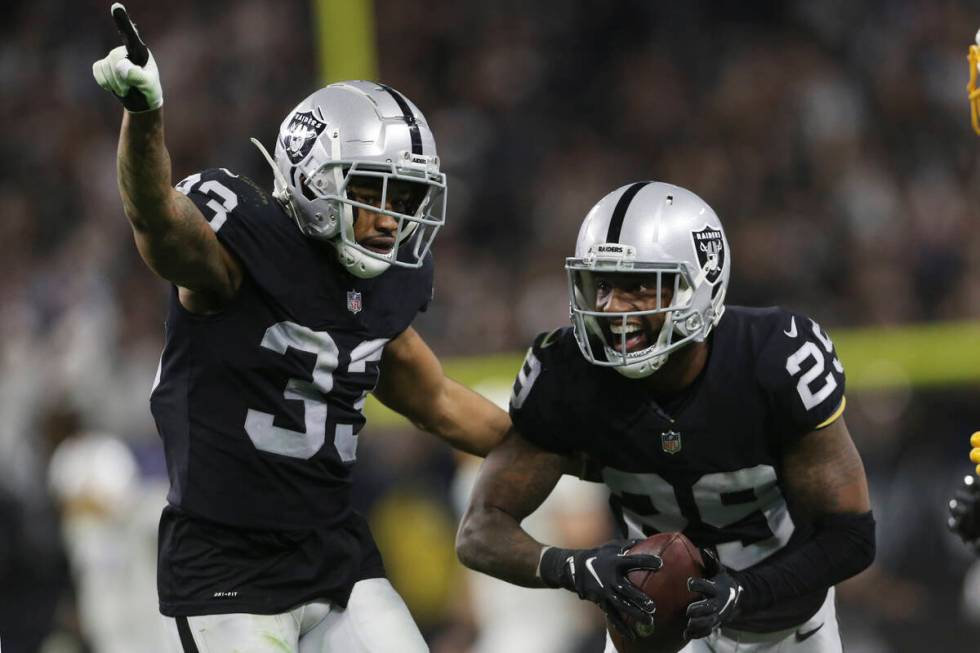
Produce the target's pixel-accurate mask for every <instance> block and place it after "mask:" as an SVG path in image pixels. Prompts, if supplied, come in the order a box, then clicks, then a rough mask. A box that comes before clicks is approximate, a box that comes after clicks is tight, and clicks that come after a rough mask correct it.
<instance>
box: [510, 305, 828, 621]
mask: <svg viewBox="0 0 980 653" xmlns="http://www.w3.org/2000/svg"><path fill="white" fill-rule="evenodd" d="M644 387H645V386H644V384H643V383H642V382H641V381H636V380H631V379H627V378H625V377H623V376H622V375H620V374H619V373H618V372H616V371H615V370H614V369H611V368H603V367H599V366H595V365H592V364H590V363H588V362H587V361H586V360H585V359H584V358H583V357H582V355H581V353H580V352H579V349H578V345H577V344H576V341H575V337H574V334H573V333H572V330H571V328H565V329H560V330H558V331H555V332H552V333H549V334H542V335H541V336H539V337H538V338H536V339H535V341H534V344H533V346H532V347H531V349H530V350H529V351H528V354H527V358H526V359H525V361H524V366H523V367H522V369H521V371H520V373H519V375H518V378H517V381H516V382H515V384H514V394H513V397H512V398H511V406H510V412H511V418H512V419H513V421H514V425H515V428H516V429H517V430H518V431H519V432H520V433H521V434H522V435H523V436H524V437H525V438H527V439H528V440H529V441H531V442H533V443H535V444H536V445H538V446H540V447H542V448H544V449H546V450H549V451H554V452H558V453H573V452H574V453H585V454H586V455H587V456H588V457H589V458H591V459H593V461H595V462H597V463H598V465H599V466H601V475H602V479H603V481H604V482H605V483H606V484H607V485H608V486H609V488H610V490H611V497H610V505H611V506H612V509H613V512H614V514H615V516H616V519H617V521H618V523H619V524H620V527H621V529H622V532H623V535H624V536H628V537H644V536H648V535H651V534H653V533H657V532H665V531H683V532H684V533H685V535H687V536H688V537H689V538H690V539H691V540H692V541H693V542H694V543H695V544H697V545H699V546H709V545H713V546H715V547H716V548H717V550H718V553H719V556H720V558H721V562H722V563H723V564H724V565H726V566H728V567H731V568H733V569H736V570H741V569H745V568H747V567H751V566H752V565H754V564H757V563H758V562H761V561H762V560H766V559H768V558H770V557H772V556H779V555H782V554H784V553H785V552H788V551H791V550H793V548H795V547H796V546H797V545H798V543H799V542H801V541H803V540H804V539H805V538H806V537H807V536H808V535H809V527H808V526H807V525H805V524H794V522H793V518H792V516H791V514H790V510H789V508H788V506H787V502H786V500H785V498H784V497H783V494H782V491H781V489H780V487H781V482H780V460H781V452H782V450H783V449H784V448H785V447H786V446H787V445H788V444H790V443H792V442H794V441H795V440H797V439H799V438H801V437H803V436H804V435H805V434H807V433H809V432H811V431H813V430H814V429H817V428H819V427H821V426H824V425H826V424H828V423H830V422H831V421H833V420H834V419H835V418H836V417H837V416H838V415H839V414H840V411H841V410H842V409H843V402H844V368H843V367H842V366H841V364H840V361H839V360H838V359H837V355H836V353H835V351H834V346H833V344H832V342H831V341H830V338H829V337H828V336H827V335H826V333H825V332H824V331H823V330H822V329H821V328H820V326H819V325H818V324H817V323H816V322H814V321H812V320H810V319H808V318H807V317H804V316H802V315H799V314H795V313H790V312H787V311H784V310H782V309H779V308H767V309H750V308H741V307H728V308H727V310H726V311H725V314H724V316H723V317H722V319H721V321H720V322H719V324H718V325H717V327H716V328H715V330H714V332H713V334H712V335H711V341H710V349H709V357H708V361H707V363H706V365H705V369H704V371H703V372H702V374H701V375H700V376H699V377H698V379H697V380H696V381H695V382H694V383H693V384H692V386H691V387H689V388H688V389H687V390H686V391H685V392H683V393H682V394H681V395H680V396H677V397H672V398H669V399H668V400H667V401H664V402H663V403H662V404H658V403H657V402H656V401H655V400H653V398H652V397H651V396H650V395H649V393H648V392H647V391H645V389H644ZM825 594H826V592H823V591H822V592H818V593H814V594H812V595H806V596H801V597H798V598H796V599H793V600H790V601H784V602H781V603H780V604H779V605H776V606H773V607H772V608H769V609H767V610H765V611H762V612H758V613H755V614H751V615H748V616H746V617H744V618H741V619H739V620H738V621H736V622H734V623H732V627H733V628H739V629H743V630H750V631H762V632H768V631H774V630H779V629H782V628H788V627H791V626H793V625H796V624H799V623H802V622H803V621H805V620H806V619H807V618H809V617H810V616H811V615H812V614H813V613H815V612H816V610H817V609H818V608H819V607H820V605H821V603H822V602H823V599H824V597H825Z"/></svg>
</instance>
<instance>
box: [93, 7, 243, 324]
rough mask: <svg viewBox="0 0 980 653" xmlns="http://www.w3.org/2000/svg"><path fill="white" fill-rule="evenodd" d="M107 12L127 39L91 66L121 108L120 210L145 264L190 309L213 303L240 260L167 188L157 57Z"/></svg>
mask: <svg viewBox="0 0 980 653" xmlns="http://www.w3.org/2000/svg"><path fill="white" fill-rule="evenodd" d="M112 16H113V19H114V20H115V22H116V26H117V28H118V29H119V32H120V35H121V36H122V38H123V39H124V41H125V43H126V45H125V46H123V47H119V48H116V49H114V50H113V51H112V52H110V53H109V55H108V56H107V57H105V58H104V59H101V60H99V61H97V62H96V63H95V64H94V65H93V73H94V75H95V77H96V80H97V81H98V82H99V84H100V85H101V86H102V87H103V88H105V89H106V90H109V91H111V92H112V93H113V94H115V95H116V97H118V98H119V99H120V101H121V102H122V103H123V105H124V107H125V108H126V110H125V111H124V113H123V121H122V128H121V130H120V135H119V149H118V154H117V173H118V181H119V192H120V195H121V196H122V201H123V209H124V210H125V213H126V217H127V218H128V219H129V221H130V224H131V226H132V228H133V235H134V237H135V239H136V246H137V248H138V249H139V252H140V255H141V256H142V257H143V260H144V261H145V262H146V264H147V265H148V266H149V267H150V269H151V270H153V271H154V272H156V273H157V274H158V275H160V276H161V277H163V278H164V279H166V280H168V281H170V282H172V283H174V284H175V285H177V286H178V287H180V289H181V291H180V296H181V302H182V303H183V304H184V306H185V307H187V308H188V309H189V310H191V311H193V312H202V313H203V312H209V311H212V310H215V309H217V308H220V306H221V304H222V303H224V302H226V301H227V300H228V299H230V298H231V297H232V296H233V295H234V294H235V292H236V291H237V290H238V287H239V285H240V284H241V279H242V269H241V265H240V264H239V263H238V261H237V260H236V259H235V258H234V257H233V256H232V255H231V254H230V253H229V252H228V251H227V250H226V249H225V248H224V247H223V246H222V245H221V244H220V243H219V242H218V239H217V237H216V236H215V234H214V232H213V231H212V230H211V228H210V227H209V226H208V223H207V220H206V219H205V218H204V216H203V215H202V214H201V212H200V210H198V208H197V207H196V206H195V205H194V203H193V202H192V201H191V200H189V199H188V198H187V197H186V196H184V195H183V194H182V193H180V192H178V191H176V190H175V189H174V188H173V185H172V184H173V181H172V175H171V165H170V155H169V153H168V152H167V147H166V144H165V141H164V128H163V108H162V105H163V94H162V90H161V87H160V79H159V73H158V71H157V67H156V62H155V61H154V60H153V56H152V54H150V52H149V50H148V49H147V48H146V46H145V44H143V42H142V40H141V39H140V37H139V35H138V34H137V32H136V29H135V26H134V25H133V23H132V21H131V20H130V19H129V17H128V15H127V14H126V10H125V8H123V7H122V5H120V4H118V3H117V4H115V5H113V7H112Z"/></svg>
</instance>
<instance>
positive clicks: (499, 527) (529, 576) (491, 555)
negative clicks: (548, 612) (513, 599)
mask: <svg viewBox="0 0 980 653" xmlns="http://www.w3.org/2000/svg"><path fill="white" fill-rule="evenodd" d="M564 465H565V460H564V457H563V456H560V455H558V454H555V453H551V452H548V451H545V450H543V449H540V448H538V447H536V446H534V445H533V444H531V443H530V442H528V441H527V440H525V439H524V438H523V437H521V435H520V434H519V433H517V432H516V431H511V432H510V433H509V434H508V435H507V438H506V439H505V440H504V441H503V442H502V443H501V444H500V446H499V447H497V448H496V449H494V450H493V451H492V452H490V454H489V455H488V456H487V459H486V461H485V462H484V463H483V467H482V468H481V469H480V476H479V478H478V479H477V482H476V485H475V486H474V488H473V494H472V495H471V498H470V504H469V507H468V508H467V510H466V513H465V514H464V515H463V519H462V521H461V522H460V525H459V532H458V534H457V535H456V553H457V555H458V556H459V559H460V560H461V561H462V562H463V564H465V565H466V566H467V567H470V568H472V569H475V570H477V571H482V572H483V573H485V574H489V575H491V576H496V577H497V578H501V579H503V580H506V581H507V582H510V583H514V584H516V585H521V586H524V587H544V586H545V585H544V583H543V582H542V580H541V577H540V576H539V575H538V573H537V570H538V561H539V559H540V558H541V551H542V549H543V548H544V545H543V544H541V543H540V542H538V541H537V540H535V539H534V538H533V537H531V536H530V535H528V534H527V532H526V531H525V530H524V529H523V528H521V521H523V520H524V518H525V517H527V516H528V515H530V514H531V513H533V512H534V511H535V510H537V508H538V506H540V505H541V504H542V503H543V502H544V500H545V499H547V498H548V495H549V494H551V491H552V490H553V489H554V487H555V484H557V483H558V479H559V478H561V474H562V468H563V466H564Z"/></svg>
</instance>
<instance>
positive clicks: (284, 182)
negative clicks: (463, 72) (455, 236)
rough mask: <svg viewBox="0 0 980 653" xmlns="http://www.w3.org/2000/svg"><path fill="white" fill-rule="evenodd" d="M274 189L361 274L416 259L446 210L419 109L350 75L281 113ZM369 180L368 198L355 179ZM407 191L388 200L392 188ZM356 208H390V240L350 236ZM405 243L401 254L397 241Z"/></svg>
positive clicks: (304, 226)
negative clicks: (384, 247)
mask: <svg viewBox="0 0 980 653" xmlns="http://www.w3.org/2000/svg"><path fill="white" fill-rule="evenodd" d="M252 142H253V143H255V145H256V146H257V147H258V148H259V150H261V152H262V154H263V155H264V156H265V158H266V160H267V161H268V162H269V164H270V165H271V166H272V170H273V175H274V177H275V190H274V192H273V195H274V196H275V197H276V199H278V200H279V201H280V202H282V203H283V205H284V206H285V207H286V210H287V212H289V213H290V215H292V217H293V218H294V219H295V220H296V224H297V225H298V226H299V228H300V230H301V231H302V232H303V233H304V234H306V235H307V236H310V237H312V238H317V239H322V240H326V241H328V242H330V243H331V244H333V246H334V247H335V248H336V250H337V254H338V257H339V259H340V262H341V264H342V265H343V266H344V267H345V268H347V269H348V270H349V271H350V272H351V273H352V274H354V275H355V276H358V277H361V278H370V277H375V276H377V275H379V274H381V273H382V272H384V271H385V270H386V269H388V267H389V266H390V265H398V266H403V267H416V268H417V267H419V266H421V265H422V262H423V260H424V259H425V255H426V254H427V253H428V251H429V248H430V247H431V246H432V241H433V239H434V238H435V236H436V233H437V232H438V231H439V228H440V227H441V226H442V225H443V223H444V221H445V215H446V175H445V174H443V173H442V172H440V171H439V157H438V155H437V154H436V144H435V139H434V137H433V135H432V131H431V130H430V129H429V125H428V123H427V122H426V120H425V117H424V116H423V115H422V113H421V112H420V111H419V110H418V107H416V106H415V105H414V104H412V103H411V102H410V101H409V100H407V99H406V98H405V97H404V96H403V95H402V94H400V93H399V92H398V91H396V90H394V89H392V88H390V87H388V86H385V85H384V84H378V83H375V82H367V81H348V82H338V83H336V84H330V85H329V86H326V87H324V88H321V89H320V90H318V91H316V92H315V93H313V94H312V95H310V96H309V97H308V98H306V99H305V100H303V101H302V102H300V103H299V104H298V105H297V106H296V108H294V109H293V110H292V111H290V112H289V115H287V116H286V119H285V120H284V121H283V123H282V126H281V127H280V128H279V137H278V138H277V139H276V155H275V159H274V160H273V158H272V157H271V156H269V153H268V152H267V151H266V149H265V148H264V147H262V145H261V143H259V142H258V141H257V140H255V139H254V138H253V139H252ZM364 183H369V184H373V185H374V187H376V189H377V192H376V195H377V197H376V198H375V199H374V200H373V201H371V203H368V202H367V201H366V200H365V199H363V198H361V197H359V196H358V195H357V194H356V193H354V192H349V190H351V188H352V187H354V186H357V185H358V184H364ZM406 188H411V189H413V190H411V191H408V197H409V199H408V200H407V201H406V200H400V201H394V200H395V195H396V194H399V193H401V194H403V195H404V194H405V193H406V191H405V189H406ZM355 208H364V209H368V210H370V211H374V212H376V213H381V214H385V215H388V216H391V217H392V218H393V219H394V220H396V221H397V223H398V229H397V234H396V236H395V242H394V246H393V247H392V248H391V249H390V250H388V251H386V252H380V251H376V250H373V249H369V248H367V247H365V246H363V245H361V244H359V243H358V242H357V240H356V239H355V237H354V219H355V216H356V211H355V210H354V209H355ZM406 246H410V247H411V250H410V251H409V252H408V253H407V254H406V253H405V252H402V256H399V250H400V249H404V248H405V247H406Z"/></svg>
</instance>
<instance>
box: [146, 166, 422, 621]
mask: <svg viewBox="0 0 980 653" xmlns="http://www.w3.org/2000/svg"><path fill="white" fill-rule="evenodd" d="M177 188H178V190H181V191H182V192H184V193H185V194H187V196H188V197H189V198H191V199H192V200H193V201H194V203H195V204H196V205H197V206H198V208H200V209H201V211H202V213H203V214H204V215H205V217H206V218H207V219H208V221H209V223H210V225H211V228H212V229H213V230H214V231H215V232H216V234H217V236H218V239H219V240H220V241H221V243H222V244H223V245H224V246H225V247H226V248H228V250H229V251H230V252H231V253H232V254H233V255H234V256H235V257H237V259H238V260H239V261H240V262H241V264H242V267H243V269H244V271H245V274H244V278H243V280H242V285H241V287H240V289H239V291H238V293H237V294H236V296H235V298H234V299H233V300H232V301H231V302H230V303H229V304H228V305H227V306H226V307H224V309H223V310H222V311H221V312H219V313H216V314H213V315H196V314H192V313H190V312H188V311H187V310H186V309H184V308H183V306H182V305H181V304H180V301H179V299H178V297H177V290H176V288H174V289H173V290H172V295H171V301H170V310H169V315H168V318H167V323H166V343H165V345H164V350H163V356H162V358H161V362H160V370H159V372H158V379H157V382H156V383H155V385H154V389H153V392H152V394H151V398H150V403H151V409H152V412H153V416H154V418H155V420H156V423H157V428H158V430H159V432H160V435H161V437H162V438H163V442H164V448H165V451H166V458H167V468H168V472H169V475H170V484H171V487H170V493H169V495H168V503H169V506H168V508H167V509H166V510H165V511H164V515H163V519H162V521H161V532H160V564H159V588H160V598H161V610H162V611H163V612H164V614H202V613H209V612H212V613H213V612H276V611H279V610H282V609H287V608H289V607H292V606H293V605H296V604H298V603H301V602H303V601H306V600H311V599H313V598H318V597H320V598H330V599H333V600H335V601H338V602H340V603H345V602H346V599H347V593H348V592H349V588H350V586H351V585H352V584H353V582H355V581H356V580H358V578H359V577H366V576H364V574H368V575H378V574H380V573H381V571H380V561H379V560H378V559H377V551H376V549H375V547H374V543H373V541H372V540H371V537H370V535H369V534H368V532H367V528H366V526H365V525H364V524H363V519H362V518H361V517H360V516H359V515H356V514H355V513H354V512H353V510H352V508H351V503H350V496H349V493H350V485H351V478H350V474H351V466H352V464H353V462H354V459H355V455H356V446H357V437H358V433H359V432H360V430H361V427H362V426H363V425H364V421H365V420H364V415H363V413H362V409H363V407H364V402H365V398H366V397H367V394H368V392H370V391H371V390H372V389H373V388H374V386H375V384H376V383H377V381H378V375H379V365H380V359H381V355H382V352H383V349H384V346H385V343H387V342H388V341H389V340H391V339H392V338H395V337H396V336H397V335H398V334H399V333H401V332H402V331H404V330H405V329H406V328H407V327H408V326H409V325H410V324H411V322H412V320H413V318H414V317H415V315H416V314H417V313H418V312H419V311H420V310H425V308H426V306H427V304H428V301H429V299H430V297H431V293H432V262H431V259H429V260H426V261H425V264H424V266H423V267H422V268H421V269H409V268H402V267H397V266H392V267H391V268H389V269H388V270H387V271H386V272H384V273H383V274H381V275H380V276H378V277H376V278H373V279H359V278H357V277H354V276H352V275H351V274H349V273H348V272H347V271H346V270H344V269H343V268H342V266H340V264H339V263H338V262H337V259H336V254H335V250H334V249H333V248H332V246H330V245H329V244H327V243H323V242H317V241H315V240H313V239H310V238H308V237H306V236H304V235H303V234H302V233H301V232H300V231H299V229H298V228H297V226H296V224H295V223H294V222H293V221H292V219H291V218H290V217H289V216H288V215H287V214H286V213H285V212H284V211H283V209H282V208H281V207H280V205H279V204H278V203H277V202H276V201H275V200H273V199H272V198H271V197H270V196H269V195H268V194H267V193H265V192H264V191H262V190H261V189H259V188H258V187H257V186H256V185H255V184H254V183H253V182H251V181H250V180H248V179H246V178H244V177H239V176H237V175H235V174H233V173H231V172H229V171H227V170H225V169H223V168H222V169H214V170H207V171H205V172H202V173H198V174H195V175H192V176H190V177H188V178H187V179H185V180H184V181H183V182H181V183H180V184H178V187H177ZM365 565H368V566H369V567H370V569H362V568H363V567H364V566H365ZM292 579H301V582H300V580H297V582H293V581H292Z"/></svg>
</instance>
